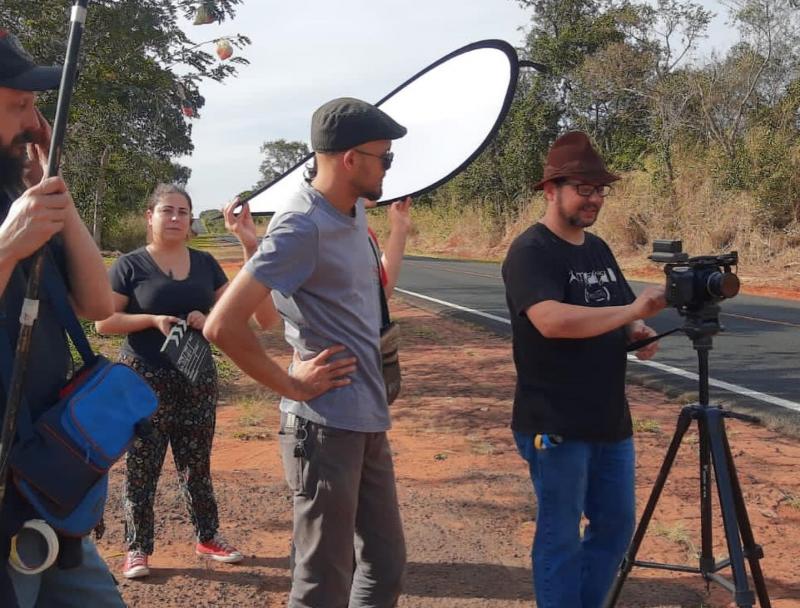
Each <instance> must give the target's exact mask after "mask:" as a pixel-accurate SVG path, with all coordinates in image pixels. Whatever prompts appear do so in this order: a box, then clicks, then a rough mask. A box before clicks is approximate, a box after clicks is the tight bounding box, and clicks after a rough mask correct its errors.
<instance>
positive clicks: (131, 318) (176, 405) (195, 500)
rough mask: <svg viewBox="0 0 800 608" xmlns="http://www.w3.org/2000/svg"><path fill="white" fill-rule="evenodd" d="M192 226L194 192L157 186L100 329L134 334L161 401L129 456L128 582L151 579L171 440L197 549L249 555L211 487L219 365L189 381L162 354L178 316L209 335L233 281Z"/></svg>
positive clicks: (114, 275) (131, 354)
mask: <svg viewBox="0 0 800 608" xmlns="http://www.w3.org/2000/svg"><path fill="white" fill-rule="evenodd" d="M191 222H192V201H191V199H190V198H189V195H188V194H187V193H186V192H185V191H184V190H183V189H182V188H180V187H178V186H174V185H166V184H160V185H158V186H157V187H156V189H155V191H154V192H153V194H152V196H151V197H150V201H149V204H148V208H147V225H148V232H149V234H150V242H149V243H148V244H147V246H145V247H141V248H139V249H136V250H135V251H132V252H130V253H127V254H125V255H123V256H121V257H120V258H119V259H118V260H117V261H116V262H115V263H114V265H113V266H112V267H111V270H110V271H109V272H110V277H111V287H112V289H113V291H114V294H113V295H114V306H115V311H116V312H115V313H114V314H113V315H112V316H111V317H109V318H107V319H105V320H103V321H98V322H97V323H96V327H97V331H98V332H100V333H103V334H125V335H126V339H125V342H124V344H123V346H122V351H121V353H120V361H122V362H123V363H125V364H126V365H129V366H131V367H132V368H133V369H135V370H136V371H138V372H139V373H140V374H141V375H142V376H143V377H144V378H145V379H146V380H147V381H148V382H149V383H150V384H151V386H152V387H153V389H154V390H155V391H156V393H157V394H158V397H159V406H158V410H157V411H156V413H155V415H154V416H153V419H152V426H153V432H152V433H151V434H149V435H148V436H147V437H145V438H139V439H136V441H135V442H134V444H133V446H132V447H131V449H130V450H129V452H128V455H127V460H126V463H127V476H126V479H125V490H124V492H125V497H124V501H125V542H126V545H127V558H126V560H125V565H124V567H123V571H122V574H123V576H125V577H126V578H138V577H142V576H147V575H148V574H149V573H150V570H149V568H148V556H149V555H151V554H152V553H153V544H154V516H153V502H154V499H155V492H156V485H157V483H158V478H159V476H160V474H161V468H162V466H163V464H164V457H165V455H166V451H167V445H168V444H170V445H171V446H172V455H173V459H174V461H175V466H176V468H177V470H178V478H179V482H180V485H181V489H182V491H183V494H184V497H185V499H186V506H187V508H188V510H189V515H190V516H191V520H192V524H193V525H194V528H195V533H196V535H197V544H196V546H195V551H196V553H197V554H198V555H204V556H207V557H209V558H211V559H214V560H217V561H221V562H229V563H232V562H238V561H240V560H241V559H242V554H241V553H240V552H239V551H237V550H236V549H235V548H234V547H232V546H231V545H230V544H229V543H227V542H226V541H225V539H224V538H223V537H222V536H221V535H220V534H219V532H218V528H219V519H218V515H217V503H216V500H215V498H214V490H213V487H212V483H211V444H212V440H213V437H214V426H215V422H216V406H217V371H216V368H215V366H214V363H213V360H211V361H209V364H208V365H207V366H206V368H205V369H204V370H202V371H201V372H200V373H199V375H198V376H197V378H196V379H195V381H194V382H191V381H190V380H189V379H188V378H187V377H186V376H184V375H183V374H182V373H181V372H180V371H179V370H178V369H177V368H176V367H175V366H174V365H173V364H172V362H171V361H170V360H169V359H168V358H167V357H166V356H165V355H164V354H163V353H161V346H162V344H163V343H164V340H165V337H166V336H167V335H168V334H169V332H170V330H171V329H172V326H173V324H175V323H176V322H178V321H179V320H180V319H184V320H185V321H186V323H187V324H188V325H189V326H190V327H191V328H193V329H195V330H198V331H201V332H202V330H203V325H204V324H205V320H206V315H207V314H208V313H209V311H210V309H211V307H212V306H213V305H214V303H215V302H216V301H217V299H218V298H219V297H220V295H222V292H223V291H224V290H225V288H226V286H227V285H228V279H227V278H226V276H225V273H224V272H223V271H222V268H221V267H220V265H219V263H218V262H217V261H216V260H215V259H214V258H213V257H212V256H211V255H210V254H209V253H206V252H203V251H198V250H196V249H190V248H189V247H188V246H187V245H186V242H187V240H188V237H189V234H190V233H189V230H190V227H191Z"/></svg>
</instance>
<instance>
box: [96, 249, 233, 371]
mask: <svg viewBox="0 0 800 608" xmlns="http://www.w3.org/2000/svg"><path fill="white" fill-rule="evenodd" d="M189 263H190V267H189V275H188V276H187V277H186V278H185V279H183V280H181V281H178V280H175V279H172V278H170V277H168V276H167V275H166V274H164V273H163V272H162V271H161V269H160V268H159V267H158V265H157V264H156V262H155V260H154V259H153V257H152V256H151V255H150V254H149V253H148V251H147V248H145V247H141V248H139V249H136V250H135V251H131V252H130V253H126V254H125V255H123V256H121V257H120V258H119V259H118V260H117V261H116V262H114V265H113V266H112V267H111V269H110V270H109V276H110V278H111V289H113V290H114V291H115V292H116V293H118V294H121V295H123V296H127V297H128V306H127V307H126V308H125V311H124V312H126V313H129V314H133V315H135V314H142V313H144V314H151V315H172V316H174V317H180V318H182V319H185V318H186V315H188V314H189V313H190V312H192V311H193V310H199V311H200V312H202V313H203V314H208V312H209V311H210V310H211V306H212V305H213V304H214V295H215V292H216V290H217V289H219V288H220V287H222V286H223V285H224V284H225V283H227V281H228V279H227V277H226V276H225V273H224V272H223V270H222V268H221V267H220V265H219V263H218V262H217V260H215V259H214V257H213V256H212V255H211V254H209V253H206V252H205V251H198V250H196V249H189ZM164 339H165V338H164V334H162V333H161V332H160V331H159V330H158V329H156V328H148V329H144V330H142V331H137V332H134V333H131V334H128V337H127V338H126V340H125V343H124V344H123V346H122V352H123V353H125V354H128V355H131V356H133V357H136V358H138V359H141V360H143V361H146V362H148V363H150V364H152V365H157V366H160V367H172V363H171V362H170V360H169V359H168V358H167V357H165V356H164V355H163V354H162V353H161V346H162V345H163V344H164Z"/></svg>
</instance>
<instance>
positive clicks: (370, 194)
mask: <svg viewBox="0 0 800 608" xmlns="http://www.w3.org/2000/svg"><path fill="white" fill-rule="evenodd" d="M382 196H383V188H382V187H381V186H378V188H377V189H375V188H372V189H370V190H362V191H361V198H366V199H368V200H371V201H379V200H380V198H381V197H382Z"/></svg>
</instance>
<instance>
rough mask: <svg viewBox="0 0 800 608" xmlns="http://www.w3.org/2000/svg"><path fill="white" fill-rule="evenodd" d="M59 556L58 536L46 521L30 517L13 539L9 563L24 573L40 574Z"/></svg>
mask: <svg viewBox="0 0 800 608" xmlns="http://www.w3.org/2000/svg"><path fill="white" fill-rule="evenodd" d="M56 558H58V536H56V533H55V530H53V528H51V527H50V526H49V525H48V524H47V522H46V521H44V520H42V519H29V520H28V521H26V522H25V524H24V525H23V526H22V528H21V529H20V531H19V532H17V535H16V536H14V537H13V538H12V539H11V554H10V555H9V557H8V563H9V564H10V565H11V567H12V568H14V570H16V571H17V572H20V573H22V574H39V573H40V572H44V571H45V570H47V569H48V568H49V567H50V566H52V565H53V564H54V563H55V561H56Z"/></svg>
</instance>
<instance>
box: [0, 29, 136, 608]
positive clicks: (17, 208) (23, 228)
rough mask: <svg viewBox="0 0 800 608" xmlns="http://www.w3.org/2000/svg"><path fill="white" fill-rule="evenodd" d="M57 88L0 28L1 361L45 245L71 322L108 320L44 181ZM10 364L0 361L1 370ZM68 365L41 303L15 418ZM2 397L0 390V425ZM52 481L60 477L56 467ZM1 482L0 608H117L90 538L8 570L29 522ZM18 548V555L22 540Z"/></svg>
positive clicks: (67, 218)
mask: <svg viewBox="0 0 800 608" xmlns="http://www.w3.org/2000/svg"><path fill="white" fill-rule="evenodd" d="M60 79H61V68H60V67H57V66H38V65H36V64H35V63H34V61H33V60H32V59H31V57H30V55H28V54H27V53H26V52H25V50H24V49H23V48H22V46H21V45H20V43H19V41H18V40H17V39H16V38H15V37H14V36H13V35H11V34H10V33H9V32H8V31H6V30H3V29H0V296H2V308H3V311H2V312H3V326H4V331H2V332H0V339H2V340H7V341H8V342H9V344H8V345H7V348H8V349H10V350H7V352H14V350H15V347H16V341H17V336H18V335H19V321H18V319H19V317H20V309H21V307H22V305H23V301H24V300H25V290H26V285H27V275H28V272H29V271H30V263H29V262H30V261H29V260H28V259H27V258H29V257H30V256H31V254H32V253H34V252H35V251H36V250H38V249H39V248H41V247H42V246H44V245H45V244H46V243H47V244H48V248H49V249H50V252H51V254H52V257H53V259H54V260H55V262H56V265H57V266H58V267H59V269H60V270H61V272H62V274H63V275H64V278H65V281H66V283H67V285H68V286H69V290H70V296H71V300H72V305H73V307H74V308H75V310H76V313H77V314H78V315H79V316H81V317H83V318H86V319H91V320H98V319H103V318H105V317H107V316H108V315H110V314H111V313H112V312H113V307H112V301H111V287H110V285H109V282H108V277H107V274H106V270H105V266H104V264H103V260H102V258H101V257H100V252H99V251H98V250H97V247H96V246H95V244H94V241H93V240H92V237H91V235H90V234H89V231H88V230H87V229H86V227H85V226H84V224H83V222H82V221H81V219H80V216H79V215H78V211H77V209H76V208H75V205H74V203H73V200H72V197H71V195H70V193H69V190H68V189H67V186H66V184H65V183H64V180H63V179H62V178H61V177H60V176H56V177H50V178H47V179H42V176H43V172H44V168H45V167H46V163H47V154H48V144H49V140H50V126H49V125H48V124H47V122H46V121H45V119H44V117H43V116H42V115H41V114H40V113H39V111H38V110H37V109H36V105H35V102H36V99H35V93H34V91H43V90H48V89H55V88H57V87H58V85H59V82H60ZM4 359H5V358H4ZM11 364H12V362H11V361H7V360H3V361H0V365H4V366H6V367H7V368H10V366H11ZM70 365H71V358H70V350H69V345H68V343H67V341H66V338H65V336H64V330H63V329H62V328H61V326H60V325H59V324H58V322H57V321H56V315H55V313H54V311H53V307H52V304H51V303H50V301H49V300H48V298H47V297H44V298H42V299H41V300H40V303H39V314H38V318H37V321H36V326H35V330H34V332H33V336H32V339H31V354H30V359H29V362H28V371H27V375H26V378H27V382H26V385H25V389H24V393H25V395H24V396H25V403H24V404H23V405H22V407H24V408H26V409H27V410H28V411H27V412H25V413H24V414H22V415H29V416H30V418H31V419H32V420H34V421H35V420H36V419H37V418H38V417H39V416H40V415H41V414H42V413H43V412H44V411H45V410H47V408H48V407H49V406H51V405H53V404H54V403H56V401H57V400H58V392H59V390H60V389H61V388H62V387H63V386H64V384H65V382H66V379H67V375H68V373H69V372H70ZM5 371H8V372H9V373H10V370H5ZM7 390H8V387H5V388H4V390H2V391H0V417H2V414H3V412H4V410H5V405H6V403H5V401H6V394H7ZM12 450H13V447H12ZM54 464H55V463H54ZM53 474H54V475H58V470H57V467H54V469H53ZM6 481H7V485H6V494H5V497H4V500H3V504H2V505H0V509H1V510H2V513H0V564H2V565H0V605H2V606H4V607H5V606H9V607H12V606H17V605H19V606H20V608H32V607H33V606H42V607H44V606H65V607H69V606H72V607H76V608H78V607H81V608H82V607H84V606H99V607H102V608H106V607H108V608H111V607H115V608H116V607H118V606H124V603H123V601H122V598H121V597H120V595H119V592H118V591H117V589H116V584H115V583H114V579H113V578H112V577H111V574H110V573H109V572H108V568H107V567H106V565H105V563H103V561H102V560H101V559H100V557H99V555H98V554H97V549H96V548H95V546H94V544H93V543H92V542H91V541H90V540H89V539H88V538H84V539H75V540H73V539H63V538H62V539H61V553H60V557H59V564H60V565H70V566H74V567H70V568H68V569H61V568H59V567H58V566H56V565H53V566H51V567H49V568H47V569H46V570H44V571H43V572H41V573H39V574H22V573H20V572H18V571H17V570H14V569H12V568H11V567H8V568H7V567H6V565H5V564H6V562H7V559H8V557H9V553H10V539H11V537H12V536H14V535H15V534H16V533H17V532H18V531H19V529H20V526H21V525H22V524H23V522H24V521H25V520H28V519H33V518H36V517H37V515H36V513H35V511H33V509H32V508H31V507H30V506H29V505H27V503H25V502H24V501H23V500H22V498H21V497H20V496H19V495H18V494H17V493H16V492H15V491H14V488H13V483H11V482H9V480H6ZM17 549H18V553H22V552H23V549H24V547H23V546H22V541H19V542H18V543H17ZM67 552H69V555H67ZM67 562H70V563H69V564H67ZM9 577H10V580H9Z"/></svg>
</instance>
